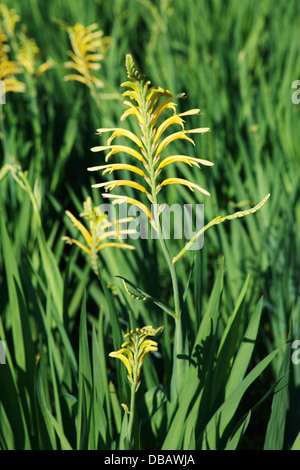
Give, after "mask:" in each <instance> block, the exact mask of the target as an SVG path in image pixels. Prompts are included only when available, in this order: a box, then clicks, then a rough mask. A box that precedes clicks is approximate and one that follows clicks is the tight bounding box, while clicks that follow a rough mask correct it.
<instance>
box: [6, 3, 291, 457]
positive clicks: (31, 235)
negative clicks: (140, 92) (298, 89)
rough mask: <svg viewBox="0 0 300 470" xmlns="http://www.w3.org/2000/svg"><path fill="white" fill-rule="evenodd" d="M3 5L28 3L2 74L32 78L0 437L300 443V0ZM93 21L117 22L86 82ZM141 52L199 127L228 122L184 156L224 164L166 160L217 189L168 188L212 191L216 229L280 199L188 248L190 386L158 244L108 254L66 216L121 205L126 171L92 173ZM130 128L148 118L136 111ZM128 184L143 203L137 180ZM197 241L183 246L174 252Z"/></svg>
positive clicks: (9, 164)
mask: <svg viewBox="0 0 300 470" xmlns="http://www.w3.org/2000/svg"><path fill="white" fill-rule="evenodd" d="M5 5H6V6H7V7H8V8H15V10H16V15H18V16H19V17H18V18H17V17H15V20H17V21H16V23H15V24H14V22H13V19H11V23H10V24H8V23H7V22H6V23H5V11H6V10H5V7H2V10H0V13H1V16H0V21H1V28H2V30H3V31H5V32H6V37H5V38H4V39H3V37H2V36H0V40H1V41H0V42H1V44H0V46H1V53H0V64H2V68H1V67H0V74H2V75H1V77H0V78H1V79H7V78H11V77H12V76H13V77H14V81H6V83H7V91H8V92H7V95H6V104H3V105H1V117H0V139H1V142H0V144H1V149H0V152H1V153H0V340H1V341H3V344H4V345H5V353H6V364H0V448H1V449H102V450H105V449H106V450H107V449H128V448H130V447H131V448H135V449H153V450H154V449H167V450H168V449H184V450H192V449H197V450H198V449H199V450H200V449H250V450H252V449H276V450H282V449H291V448H295V449H296V448H297V449H299V448H300V443H299V437H298V438H297V436H299V431H300V425H299V423H300V364H297V361H292V360H291V358H292V354H293V352H294V351H293V349H292V346H293V344H294V341H295V340H300V300H299V292H300V285H299V280H300V262H299V256H300V243H299V233H300V202H299V188H300V181H299V179H300V154H299V135H300V124H299V123H300V105H296V104H293V102H292V99H291V97H292V93H293V92H294V91H295V90H294V89H293V88H292V83H293V82H294V81H295V80H300V41H299V24H298V21H297V20H298V18H299V14H300V4H299V2H298V1H297V0H291V1H289V2H285V1H279V2H276V5H275V4H274V2H273V1H271V0H265V1H263V2H261V1H258V0H247V1H243V2H241V1H240V0H230V1H223V0H222V1H221V0H220V1H218V0H214V1H207V0H201V1H197V0H176V1H170V0H169V1H168V0H160V1H159V0H151V1H150V0H126V1H125V0H114V1H113V2H108V1H104V0H103V1H101V0H88V1H87V0H85V1H84V0H76V1H75V2H74V1H71V0H64V1H62V2H59V1H57V0H55V1H51V2H45V1H44V0H28V1H26V2H24V1H21V0H7V1H6V2H5ZM76 23H80V24H82V25H84V26H85V27H86V28H88V27H89V26H90V25H93V24H94V23H97V25H98V26H97V28H94V27H92V28H91V29H90V30H88V32H89V34H95V32H96V31H100V30H101V31H102V32H103V34H102V36H101V35H97V34H96V35H95V36H92V38H94V39H93V40H94V41H96V42H97V41H99V44H100V43H101V47H100V45H99V49H101V50H99V52H98V53H97V54H98V55H97V54H96V55H95V56H94V57H90V60H89V61H87V63H86V64H85V65H86V66H87V69H86V70H87V72H88V75H86V76H84V75H82V72H83V71H84V70H85V69H84V64H82V63H79V62H78V60H79V59H78V58H77V59H76V56H75V55H74V47H73V49H72V44H73V45H74V37H75V36H74V34H75V33H74V30H73V29H72V28H71V27H73V26H74V25H75V24H76ZM76 31H77V33H76V34H79V35H80V34H81V33H80V31H79V30H76ZM85 32H87V31H86V30H85ZM72 34H73V36H72ZM72 38H73V43H72ZM30 39H34V41H35V43H36V46H37V47H38V49H37V48H36V47H33V45H32V44H33V43H32V42H30ZM7 46H9V49H8V48H7ZM26 51H27V52H26ZM28 51H29V52H28ZM68 51H73V55H72V54H69V55H68ZM3 54H7V58H6V59H7V60H8V59H9V60H10V61H14V64H13V65H12V64H9V63H7V60H6V59H5V57H6V56H4V55H3ZM30 54H31V55H30ZM126 54H131V55H132V56H133V57H134V60H135V63H136V65H137V67H138V69H139V70H140V71H142V72H143V73H144V74H145V75H146V76H147V77H148V78H149V79H150V80H151V83H152V84H153V85H158V86H161V87H163V88H166V89H168V90H170V91H171V92H172V94H173V95H176V94H179V93H182V92H184V93H185V94H186V99H184V100H177V101H176V103H177V110H176V112H177V113H180V112H181V113H184V112H186V111H187V110H189V109H198V108H200V109H201V112H200V114H199V115H191V116H187V118H186V119H185V120H186V121H187V123H186V128H187V129H193V128H201V127H205V128H206V127H209V128H210V129H211V132H209V133H206V134H204V135H197V134H195V135H194V136H193V139H194V141H195V144H196V145H195V147H193V146H192V145H191V144H190V143H189V142H187V141H185V140H175V141H174V142H172V144H171V145H170V152H171V154H172V155H190V156H191V157H195V158H196V157H197V158H201V159H205V160H209V161H211V162H213V163H214V166H213V167H211V168H208V167H206V166H203V167H202V166H201V169H199V168H195V167H194V166H193V167H191V166H189V165H185V164H183V163H179V164H178V165H169V166H168V167H167V168H166V172H165V177H168V178H184V179H186V180H189V181H193V182H194V183H197V184H198V185H200V186H201V187H204V188H205V189H206V190H207V191H209V193H210V194H211V196H210V198H206V197H204V196H203V194H202V193H201V192H198V191H194V192H191V191H189V189H188V188H187V187H185V186H183V185H181V186H176V187H175V186H174V185H168V186H167V187H165V188H164V196H163V197H164V202H166V203H168V204H169V205H172V204H174V203H179V204H194V205H195V204H201V203H204V211H205V213H204V216H205V223H208V222H209V221H211V220H212V219H214V218H215V217H217V216H225V215H227V214H231V213H234V212H236V211H239V210H246V209H249V208H250V207H253V206H254V205H255V204H257V203H258V202H259V201H261V200H262V199H263V198H264V197H265V196H266V194H268V193H270V194H271V196H270V198H269V200H268V202H267V203H266V204H265V205H264V206H263V208H261V209H260V210H259V211H258V212H257V213H255V214H253V215H249V216H247V217H244V218H242V219H236V220H232V221H228V222H227V221H225V222H224V223H223V224H219V225H216V226H215V227H212V228H211V229H210V230H208V231H207V232H206V233H205V241H204V246H203V248H202V249H201V250H199V251H188V252H186V253H185V256H184V257H182V258H180V260H178V262H176V271H177V278H178V284H179V295H180V303H181V311H182V318H183V319H184V321H183V325H182V326H183V328H184V332H183V335H184V338H186V344H185V346H186V349H185V351H186V354H184V355H182V357H180V358H179V359H180V361H181V362H182V363H184V364H185V366H184V368H183V370H184V374H185V375H184V377H181V378H180V379H179V378H178V377H177V378H176V374H175V381H176V380H177V385H178V383H179V382H182V384H181V385H180V387H179V386H178V387H177V388H176V384H175V386H174V376H173V375H172V368H173V364H174V359H173V346H174V344H175V342H176V334H175V325H174V321H173V318H172V317H171V316H170V315H169V314H168V311H169V309H173V308H174V296H173V290H172V282H171V277H170V272H169V270H168V265H167V263H166V261H165V258H164V256H163V253H162V251H161V249H160V246H159V243H157V240H151V239H149V240H141V239H136V240H132V239H129V240H127V243H130V245H133V246H134V248H135V249H134V250H132V249H118V247H113V246H111V247H109V246H108V247H106V248H105V249H103V250H99V251H98V255H99V257H98V258H96V256H94V255H95V252H93V251H92V249H91V250H89V249H87V250H86V252H84V251H83V250H82V249H81V247H80V246H78V245H76V244H73V245H72V246H70V245H67V244H66V243H65V240H64V239H63V237H69V241H70V240H72V239H73V240H74V239H78V240H80V242H81V243H83V242H84V238H83V237H81V238H79V236H80V233H79V232H78V230H77V228H76V227H75V226H74V225H73V223H72V219H70V217H68V214H70V213H71V214H73V215H74V216H75V217H76V218H77V219H78V220H79V219H80V215H79V214H81V213H82V212H83V209H84V208H83V202H84V201H86V200H87V198H89V197H90V198H91V201H92V203H93V206H94V207H96V206H97V205H99V204H101V203H103V200H102V198H101V191H100V190H99V189H97V188H92V185H95V184H97V183H99V182H100V181H107V180H109V179H113V178H112V176H109V175H105V176H103V177H102V176H101V174H97V173H92V172H88V171H87V168H88V167H94V166H97V165H102V164H104V163H105V162H104V155H102V154H100V153H93V152H91V151H90V149H91V148H92V147H96V146H99V145H100V146H105V145H106V140H107V138H108V136H107V135H105V134H104V135H100V136H99V135H97V134H96V129H99V128H100V129H103V128H117V127H120V116H121V115H122V114H123V113H124V110H125V109H124V106H123V97H122V92H124V89H121V88H120V83H122V82H124V81H125V80H126V79H127V77H126V69H125V56H126ZM3 57H4V58H3ZM5 60H6V62H5ZM76 60H77V62H76ZM1 61H2V62H1ZM74 61H75V64H77V69H76V68H74ZM66 63H67V67H66V66H65V64H66ZM3 64H4V65H3ZM93 64H94V65H93ZM98 64H101V67H100V68H99V66H98ZM9 67H11V68H9ZM72 67H73V68H72ZM76 74H77V77H78V75H79V76H81V78H79V79H78V78H77V79H76V78H75V77H74V75H76ZM82 77H84V78H82ZM8 86H9V87H10V88H11V90H9V89H8ZM124 126H127V127H126V128H127V129H128V130H130V131H131V132H134V133H138V132H139V129H138V127H137V125H136V123H135V122H134V120H130V119H126V122H125V124H124ZM121 140H122V138H121V139H120V142H121ZM126 145H128V142H127V144H126ZM171 147H172V148H171ZM187 149H188V150H187ZM101 155H102V156H101ZM166 156H167V154H166ZM113 158H114V157H112V159H113ZM121 158H123V160H122V162H124V163H125V162H126V163H127V162H128V156H127V157H126V158H125V155H123V156H122V155H121ZM119 161H120V160H119ZM113 162H115V160H113ZM113 176H115V175H113ZM130 177H132V175H131V174H130V172H128V175H127V179H129V178H130ZM101 178H103V179H102V180H101ZM137 178H138V176H137ZM119 189H120V188H118V190H119ZM119 194H126V195H127V196H130V197H136V192H135V190H134V189H133V188H126V191H123V192H122V191H119ZM66 211H69V212H68V213H67V214H66ZM80 220H81V222H83V219H80ZM87 227H88V225H87ZM91 230H92V228H91ZM185 242H186V240H177V239H175V240H168V248H169V251H170V255H171V257H173V256H175V255H177V254H178V253H179V252H180V250H182V248H183V247H184V244H185ZM89 254H92V257H89ZM97 270H99V276H98V275H95V272H96V274H97ZM120 277H123V278H125V279H127V280H129V281H130V283H127V284H126V289H125V287H124V284H123V283H122V280H121V278H120ZM134 286H137V288H138V289H135V288H134ZM128 290H129V291H130V292H131V294H134V296H135V297H141V298H142V300H137V299H136V298H135V297H134V296H130V295H128ZM145 325H152V326H153V328H155V329H156V328H158V327H160V326H163V327H164V328H163V331H162V332H160V334H159V336H157V337H156V338H155V341H156V342H157V344H158V348H157V349H158V350H156V347H155V348H154V347H153V348H152V349H150V350H151V353H150V354H147V357H146V358H145V360H144V362H143V368H142V371H141V376H140V379H141V384H140V386H139V389H138V391H137V392H136V397H135V398H136V401H135V414H134V419H132V420H130V415H128V413H127V412H126V406H129V402H130V383H129V381H128V380H127V371H126V368H125V367H124V364H122V363H121V361H118V360H115V359H114V358H113V357H111V356H109V354H110V353H111V352H112V351H117V350H119V349H120V348H121V345H122V343H123V342H124V341H125V339H124V335H125V334H126V333H128V332H129V331H130V330H131V329H133V328H142V327H144V326H145ZM147 344H150V343H147ZM151 344H152V343H151ZM294 357H295V355H294ZM297 357H299V355H298V356H296V358H297ZM177 359H178V358H177ZM171 379H172V380H171ZM174 390H175V391H176V393H174ZM121 404H124V406H123V407H122V406H121ZM127 410H128V408H127ZM129 422H130V428H132V429H131V431H130V435H131V438H130V439H129V438H128V427H129Z"/></svg>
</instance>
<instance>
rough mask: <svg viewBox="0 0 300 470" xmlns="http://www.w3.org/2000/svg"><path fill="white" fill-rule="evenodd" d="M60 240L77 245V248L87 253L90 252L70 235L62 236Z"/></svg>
mask: <svg viewBox="0 0 300 470" xmlns="http://www.w3.org/2000/svg"><path fill="white" fill-rule="evenodd" d="M62 240H63V241H64V242H66V243H68V245H77V246H79V248H81V249H82V250H83V251H85V252H86V253H87V254H88V255H89V254H90V250H89V249H88V248H87V247H86V246H84V245H83V244H82V243H80V242H79V241H78V240H75V239H74V238H71V237H62Z"/></svg>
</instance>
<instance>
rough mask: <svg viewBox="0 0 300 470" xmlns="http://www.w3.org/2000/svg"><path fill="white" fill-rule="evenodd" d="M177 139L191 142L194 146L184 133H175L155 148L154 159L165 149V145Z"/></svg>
mask: <svg viewBox="0 0 300 470" xmlns="http://www.w3.org/2000/svg"><path fill="white" fill-rule="evenodd" d="M177 139H184V140H189V141H190V142H192V144H193V145H195V143H194V141H193V139H191V138H190V137H187V135H186V131H179V132H175V133H174V134H171V135H169V136H168V137H166V138H165V139H164V140H163V141H162V142H161V143H160V144H159V146H158V147H157V150H156V153H155V157H158V156H159V155H160V153H161V152H162V151H163V149H164V148H165V147H167V145H169V144H170V143H171V142H173V141H174V140H177Z"/></svg>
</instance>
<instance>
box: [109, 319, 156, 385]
mask: <svg viewBox="0 0 300 470" xmlns="http://www.w3.org/2000/svg"><path fill="white" fill-rule="evenodd" d="M163 328H164V327H163V326H160V327H159V328H157V329H154V328H153V327H152V326H151V325H148V326H144V327H143V328H136V329H135V330H131V331H130V332H129V333H126V335H125V338H128V340H127V341H125V342H124V343H123V344H122V346H121V349H119V350H118V351H113V352H111V353H110V354H109V356H110V357H116V358H118V359H120V360H121V361H122V362H123V364H124V365H125V367H126V369H127V372H128V375H127V377H128V380H129V381H130V382H131V383H132V384H135V386H136V389H135V391H137V389H138V387H139V385H140V375H141V369H142V365H143V362H144V359H145V357H146V355H147V354H148V353H149V352H150V351H157V350H158V344H157V342H156V341H153V340H151V339H147V340H146V338H147V336H155V335H156V334H158V333H160V332H161V331H162V330H163Z"/></svg>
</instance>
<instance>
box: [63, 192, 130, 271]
mask: <svg viewBox="0 0 300 470" xmlns="http://www.w3.org/2000/svg"><path fill="white" fill-rule="evenodd" d="M83 208H84V211H83V212H82V213H81V214H80V216H81V217H83V218H84V219H85V220H86V221H87V222H88V228H87V227H86V226H85V225H83V224H82V223H81V222H80V221H79V220H78V219H76V217H74V215H73V214H72V213H71V212H70V211H66V215H67V216H68V217H69V218H70V219H71V221H72V222H73V225H74V226H75V227H76V228H77V229H78V230H79V232H80V233H81V234H82V236H83V238H84V241H85V244H83V243H81V242H80V241H78V240H76V239H74V238H71V237H63V238H62V239H63V240H64V241H65V242H66V243H68V244H69V245H73V244H74V245H77V246H79V248H81V250H83V251H84V252H85V253H87V254H88V255H89V256H90V259H91V265H92V269H93V271H94V273H95V274H96V276H98V277H99V271H98V253H99V251H100V250H103V249H104V248H109V247H114V248H121V249H129V250H133V249H134V247H133V246H132V245H128V244H126V243H122V239H121V235H123V234H128V233H130V230H128V229H120V227H119V225H120V224H122V223H125V222H129V221H130V220H132V218H124V219H119V220H116V221H111V222H110V221H108V220H107V216H106V215H104V214H102V213H101V210H100V208H99V207H93V206H92V200H91V198H90V197H88V198H87V200H86V201H85V202H84V204H83ZM110 237H113V238H115V239H116V240H118V241H115V242H111V241H107V239H109V238H110Z"/></svg>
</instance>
